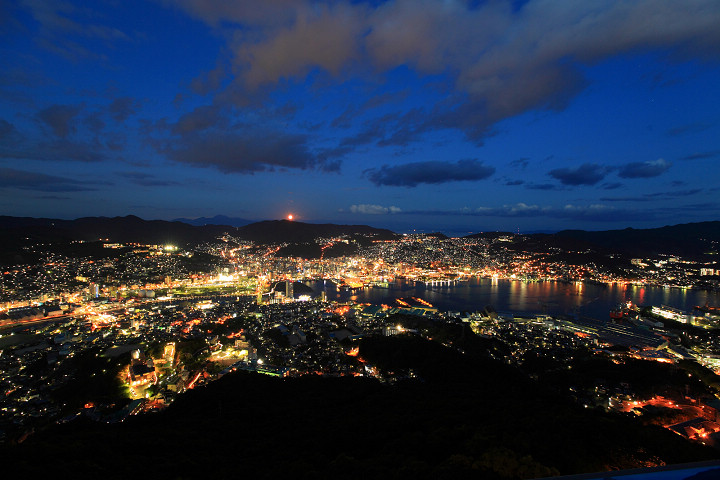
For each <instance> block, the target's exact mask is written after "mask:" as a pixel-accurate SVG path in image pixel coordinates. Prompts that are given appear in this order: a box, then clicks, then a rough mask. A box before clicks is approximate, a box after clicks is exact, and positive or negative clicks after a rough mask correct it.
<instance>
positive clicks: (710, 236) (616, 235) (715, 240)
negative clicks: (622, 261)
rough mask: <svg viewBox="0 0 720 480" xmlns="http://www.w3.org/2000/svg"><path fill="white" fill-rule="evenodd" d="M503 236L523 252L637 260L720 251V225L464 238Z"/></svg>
mask: <svg viewBox="0 0 720 480" xmlns="http://www.w3.org/2000/svg"><path fill="white" fill-rule="evenodd" d="M501 236H514V238H515V239H522V243H523V248H527V249H530V250H532V249H533V248H537V249H543V248H545V247H548V246H552V247H559V248H562V249H567V250H572V249H576V250H577V249H586V248H592V249H596V250H598V251H606V252H615V253H624V254H626V255H629V256H633V257H644V256H648V255H657V254H666V255H680V256H684V257H699V256H702V255H703V254H706V253H709V252H713V251H714V252H717V251H718V248H719V245H720V222H718V221H716V222H700V223H686V224H681V225H673V226H665V227H661V228H650V229H634V228H626V229H624V230H605V231H585V230H563V231H560V232H557V233H552V234H546V233H535V234H529V235H520V236H515V234H513V233H510V232H487V233H476V234H474V235H468V236H466V237H464V238H488V239H495V238H498V237H501Z"/></svg>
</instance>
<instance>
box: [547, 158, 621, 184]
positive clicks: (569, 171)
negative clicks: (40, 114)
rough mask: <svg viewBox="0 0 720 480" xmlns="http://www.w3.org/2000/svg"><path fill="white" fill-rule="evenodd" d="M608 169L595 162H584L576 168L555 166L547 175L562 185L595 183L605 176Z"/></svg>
mask: <svg viewBox="0 0 720 480" xmlns="http://www.w3.org/2000/svg"><path fill="white" fill-rule="evenodd" d="M607 171H608V169H607V168H606V167H603V166H602V165H598V164H595V163H584V164H582V165H580V166H579V167H577V168H556V169H555V170H551V171H550V172H549V173H548V175H550V176H551V177H553V178H555V179H556V180H560V183H562V184H563V185H595V184H596V183H598V182H599V181H600V180H602V179H603V178H605V175H606V174H607Z"/></svg>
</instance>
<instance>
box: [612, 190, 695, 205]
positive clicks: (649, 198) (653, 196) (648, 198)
mask: <svg viewBox="0 0 720 480" xmlns="http://www.w3.org/2000/svg"><path fill="white" fill-rule="evenodd" d="M702 191H703V189H702V188H693V189H691V190H677V191H674V192H672V191H671V192H656V193H646V194H644V195H642V196H634V197H602V198H601V199H600V200H602V201H604V202H655V201H657V200H662V199H667V198H677V197H689V196H692V195H696V194H698V193H700V192H702Z"/></svg>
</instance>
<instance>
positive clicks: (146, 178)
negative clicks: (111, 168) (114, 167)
mask: <svg viewBox="0 0 720 480" xmlns="http://www.w3.org/2000/svg"><path fill="white" fill-rule="evenodd" d="M117 175H118V176H120V177H124V178H127V179H129V180H130V181H131V182H132V183H134V184H136V185H142V186H143V187H170V186H176V185H181V184H180V182H177V181H174V180H168V179H164V178H158V177H157V176H156V175H152V174H149V173H145V172H118V173H117Z"/></svg>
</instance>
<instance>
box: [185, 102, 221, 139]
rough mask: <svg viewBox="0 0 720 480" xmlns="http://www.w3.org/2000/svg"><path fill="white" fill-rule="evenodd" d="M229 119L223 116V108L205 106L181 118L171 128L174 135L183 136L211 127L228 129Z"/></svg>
mask: <svg viewBox="0 0 720 480" xmlns="http://www.w3.org/2000/svg"><path fill="white" fill-rule="evenodd" d="M227 124H228V120H227V118H226V117H225V116H224V115H223V114H222V108H221V107H219V106H215V105H203V106H200V107H197V108H195V109H194V110H193V111H191V112H188V113H186V114H184V115H182V116H181V117H180V119H178V121H177V122H176V123H175V124H174V125H173V126H172V127H171V131H172V133H175V134H178V135H182V134H185V133H193V132H199V131H202V130H207V129H208V128H211V127H226V126H227Z"/></svg>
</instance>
